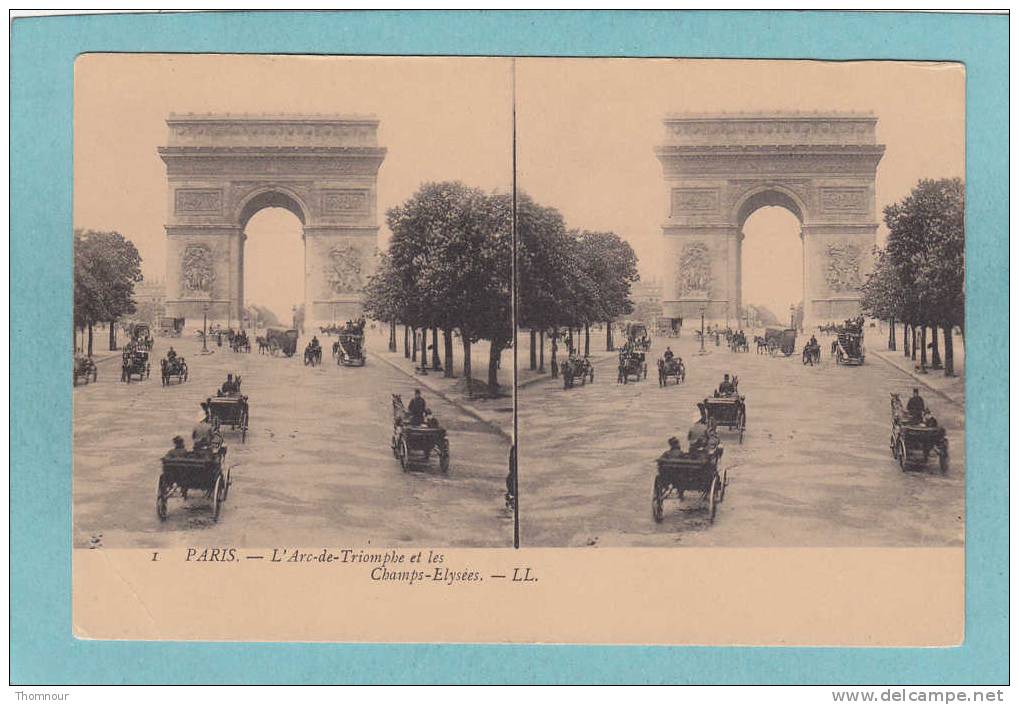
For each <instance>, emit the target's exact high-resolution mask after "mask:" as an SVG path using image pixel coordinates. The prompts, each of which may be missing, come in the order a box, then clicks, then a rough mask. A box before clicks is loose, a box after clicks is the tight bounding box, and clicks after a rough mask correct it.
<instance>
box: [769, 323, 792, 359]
mask: <svg viewBox="0 0 1019 705" xmlns="http://www.w3.org/2000/svg"><path fill="white" fill-rule="evenodd" d="M764 342H765V345H766V347H767V349H768V354H769V355H779V354H782V355H785V356H786V357H789V356H790V355H792V354H793V353H794V352H796V329H795V328H765V329H764Z"/></svg>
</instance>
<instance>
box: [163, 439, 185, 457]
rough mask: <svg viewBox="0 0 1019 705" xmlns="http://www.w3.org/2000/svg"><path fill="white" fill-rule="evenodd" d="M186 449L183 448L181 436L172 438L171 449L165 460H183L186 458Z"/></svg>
mask: <svg viewBox="0 0 1019 705" xmlns="http://www.w3.org/2000/svg"><path fill="white" fill-rule="evenodd" d="M187 454H188V449H187V448H185V447H184V438H183V436H174V437H173V448H171V449H170V450H169V451H168V452H167V454H166V457H167V458H184V457H187Z"/></svg>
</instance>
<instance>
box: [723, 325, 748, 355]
mask: <svg viewBox="0 0 1019 705" xmlns="http://www.w3.org/2000/svg"><path fill="white" fill-rule="evenodd" d="M726 338H728V341H727V342H728V343H729V350H731V351H732V352H745V353H748V352H750V343H748V342H747V334H746V333H744V332H743V331H741V330H739V331H733V332H732V333H731V334H729V335H727V336H726Z"/></svg>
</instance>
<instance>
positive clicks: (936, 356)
mask: <svg viewBox="0 0 1019 705" xmlns="http://www.w3.org/2000/svg"><path fill="white" fill-rule="evenodd" d="M931 369H932V370H940V369H941V351H940V350H938V327H937V326H936V325H933V326H931Z"/></svg>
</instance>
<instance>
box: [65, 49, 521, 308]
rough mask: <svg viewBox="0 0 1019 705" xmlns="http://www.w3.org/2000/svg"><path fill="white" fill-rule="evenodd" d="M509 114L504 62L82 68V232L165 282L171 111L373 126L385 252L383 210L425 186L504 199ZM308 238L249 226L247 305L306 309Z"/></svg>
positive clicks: (264, 60)
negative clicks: (115, 243)
mask: <svg viewBox="0 0 1019 705" xmlns="http://www.w3.org/2000/svg"><path fill="white" fill-rule="evenodd" d="M511 107H512V84H511V69H510V62H509V60H507V59H455V60H453V59H444V58H374V57H366V58H357V57H355V58H346V57H283V56H272V57H268V56H240V55H224V56H214V55H165V54H150V55H141V54H119V55H118V54H92V55H85V56H83V57H81V58H79V59H78V62H77V63H76V64H75V115H74V130H75V132H74V146H75V150H74V167H75V170H74V176H75V193H74V224H75V227H83V228H91V229H115V230H118V231H120V232H122V233H123V234H124V235H125V236H126V237H128V238H130V239H131V240H133V241H134V243H135V244H136V245H137V246H138V249H139V251H140V252H141V255H142V258H143V260H144V262H143V266H142V269H143V272H144V274H145V277H146V278H152V279H159V280H162V279H164V278H165V276H166V275H165V270H166V245H165V240H166V234H165V231H164V229H163V226H164V225H165V223H166V215H167V214H166V207H167V206H166V204H167V198H166V189H167V185H166V169H165V166H164V164H163V162H162V160H161V159H160V158H159V155H158V154H157V152H156V150H157V148H158V147H160V146H162V145H165V144H166V139H167V128H166V118H167V116H168V115H169V114H170V113H171V112H177V113H186V112H196V113H204V112H230V113H245V112H247V113H302V114H306V113H340V114H361V115H364V114H373V115H375V116H376V117H378V118H379V120H380V124H379V144H380V145H381V146H383V147H386V148H387V149H388V150H389V151H388V153H387V155H386V159H385V161H384V162H383V163H382V168H381V169H379V181H378V203H379V213H378V220H379V224H380V225H381V226H382V231H381V234H380V244H382V243H384V242H385V241H386V240H388V237H389V233H388V231H387V229H386V228H385V212H386V210H387V209H389V208H391V207H393V206H395V205H399V204H400V203H402V202H403V201H404V200H406V199H407V198H408V197H410V195H411V194H413V193H414V191H416V190H417V188H418V186H419V185H420V184H421V183H422V182H425V181H440V180H459V181H463V182H464V183H467V184H469V185H472V186H477V187H479V188H482V189H485V190H486V191H491V190H493V189H499V190H501V191H509V190H510V188H511V185H512V117H511ZM300 232H301V231H300V223H299V221H298V220H297V219H296V218H295V217H293V216H292V215H291V214H290V213H288V212H286V211H281V210H280V209H266V210H264V211H262V212H260V213H258V214H256V215H255V217H253V218H252V220H251V222H250V223H249V227H248V229H247V233H248V240H247V245H246V248H245V299H246V302H247V303H259V304H262V305H265V306H268V307H269V308H271V309H272V310H273V311H276V312H277V314H279V315H281V316H286V317H289V311H290V307H291V306H292V305H293V304H294V303H295V302H299V301H301V300H303V280H302V276H303V274H302V273H303V262H304V253H303V247H302V245H301V240H300ZM278 241H283V242H286V243H290V244H289V245H287V246H286V247H283V248H278V247H276V246H275V243H276V242H278ZM284 320H285V319H284Z"/></svg>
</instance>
